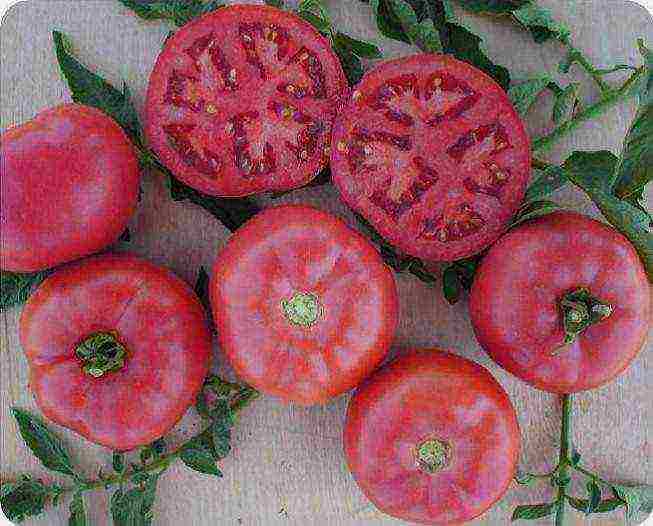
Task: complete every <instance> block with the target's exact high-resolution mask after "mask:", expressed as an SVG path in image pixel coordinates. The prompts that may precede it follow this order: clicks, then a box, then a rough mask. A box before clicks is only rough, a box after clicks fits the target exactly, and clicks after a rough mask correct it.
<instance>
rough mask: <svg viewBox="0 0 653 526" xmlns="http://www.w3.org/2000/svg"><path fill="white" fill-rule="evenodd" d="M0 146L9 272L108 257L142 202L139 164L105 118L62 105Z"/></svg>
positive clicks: (0, 223) (0, 221)
mask: <svg viewBox="0 0 653 526" xmlns="http://www.w3.org/2000/svg"><path fill="white" fill-rule="evenodd" d="M0 141H1V146H0V187H1V190H0V192H1V194H2V207H0V230H2V236H1V249H0V257H1V261H0V264H1V266H2V268H3V269H5V270H11V271H16V272H31V271H37V270H44V269H46V268H50V267H54V266H56V265H59V264H61V263H65V262H67V261H72V260H74V259H78V258H81V257H83V256H87V255H88V254H92V253H94V252H98V251H100V250H102V249H103V248H105V247H106V246H108V245H110V244H111V243H113V242H114V241H116V240H117V239H118V237H119V236H120V234H122V232H123V231H124V230H125V227H126V226H127V222H128V221H129V218H130V217H131V216H132V214H133V213H134V210H135V209H136V204H137V202H138V182H139V168H138V159H137V158H136V154H135V152H134V148H133V146H132V144H131V142H130V141H129V139H128V138H127V136H126V135H125V133H124V132H123V131H122V129H121V128H120V126H118V124H117V123H116V122H114V121H113V120H112V119H111V118H109V117H108V116H107V115H105V114H104V113H102V112H101V111H99V110H97V109H95V108H90V107H88V106H81V105H79V104H64V105H61V106H57V107H55V108H50V109H48V110H45V111H43V112H41V113H39V114H38V115H37V116H36V117H35V118H34V119H33V120H31V121H29V122H26V123H25V124H23V125H21V126H16V127H15V128H10V129H8V130H7V131H5V132H4V133H3V134H2V137H1V139H0Z"/></svg>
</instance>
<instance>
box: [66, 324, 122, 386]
mask: <svg viewBox="0 0 653 526" xmlns="http://www.w3.org/2000/svg"><path fill="white" fill-rule="evenodd" d="M75 355H76V356H77V358H79V360H80V361H81V362H82V364H83V365H82V369H83V371H84V372H85V373H86V374H88V375H89V376H92V377H93V378H100V377H102V376H104V375H105V374H107V373H110V372H115V371H119V370H120V369H122V368H123V366H124V365H125V359H126V357H127V349H125V346H124V345H123V344H122V343H120V342H119V341H118V335H117V333H115V332H95V333H93V334H91V335H90V336H87V337H86V338H85V339H83V340H82V341H81V342H80V343H79V344H78V345H77V347H75Z"/></svg>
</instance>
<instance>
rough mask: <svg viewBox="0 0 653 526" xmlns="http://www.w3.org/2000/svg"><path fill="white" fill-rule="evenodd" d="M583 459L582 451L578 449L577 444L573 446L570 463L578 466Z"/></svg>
mask: <svg viewBox="0 0 653 526" xmlns="http://www.w3.org/2000/svg"><path fill="white" fill-rule="evenodd" d="M580 459H581V454H580V451H578V450H577V449H576V446H573V445H572V446H571V457H570V458H569V463H570V464H571V465H572V466H577V465H578V463H579V462H580Z"/></svg>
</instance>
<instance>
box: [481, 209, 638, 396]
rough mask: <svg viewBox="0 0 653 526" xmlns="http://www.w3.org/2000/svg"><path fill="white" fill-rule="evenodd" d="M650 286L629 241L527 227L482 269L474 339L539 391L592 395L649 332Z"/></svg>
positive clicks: (583, 226) (549, 219)
mask: <svg viewBox="0 0 653 526" xmlns="http://www.w3.org/2000/svg"><path fill="white" fill-rule="evenodd" d="M650 293H651V291H650V286H649V283H648V280H647V278H646V272H645V271H644V266H643V265H642V263H641V261H640V259H639V257H638V256H637V253H636V252H635V249H634V248H633V246H632V245H631V244H630V243H629V242H628V240H627V239H626V238H625V237H624V236H622V235H621V234H619V233H618V232H617V231H616V230H613V229H612V228H610V227H609V226H607V225H604V224H603V223H600V222H599V221H595V220H593V219H590V218H589V217H585V216H582V215H580V214H576V213H572V212H556V213H554V214H551V215H548V216H545V217H542V218H539V219H535V220H533V221H530V222H528V223H527V224H525V225H524V226H520V227H518V228H516V229H514V230H512V231H511V232H509V233H508V234H506V235H505V236H504V237H502V238H501V239H500V240H499V241H498V242H497V243H496V244H495V245H494V246H492V248H491V249H490V250H489V252H488V254H487V255H486V256H485V258H484V259H483V261H482V263H481V266H480V268H479V269H478V271H477V273H476V277H475V279H474V284H473V286H472V291H471V298H470V305H469V308H470V313H471V318H472V324H473V326H474V332H475V333H476V338H477V339H478V341H479V343H480V344H481V346H482V347H483V348H484V349H485V350H486V351H487V352H488V354H489V355H490V356H491V357H492V359H493V360H495V361H496V362H497V363H498V364H499V365H501V366H502V367H504V368H505V369H507V370H508V371H509V372H511V373H512V374H514V375H515V376H517V377H518V378H521V379H522V380H524V381H526V382H528V383H530V384H532V385H534V386H535V387H537V388H539V389H543V390H545V391H551V392H554V393H572V392H577V391H584V390H587V389H593V388H595V387H599V386H601V385H603V384H605V383H607V382H609V381H610V380H612V379H613V378H615V377H616V376H617V375H619V374H620V373H621V372H622V371H624V369H626V367H628V365H629V364H630V363H631V362H632V361H633V359H634V358H635V356H636V355H637V353H638V352H639V351H640V349H641V348H642V346H643V345H644V342H645V340H646V335H647V332H648V328H649V323H650V316H651V314H650V299H651V298H650Z"/></svg>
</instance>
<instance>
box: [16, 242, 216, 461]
mask: <svg viewBox="0 0 653 526" xmlns="http://www.w3.org/2000/svg"><path fill="white" fill-rule="evenodd" d="M20 341H21V344H22V346H23V349H24V351H25V356H26V357H27V361H28V364H29V377H30V387H31V389H32V391H33V393H34V396H35V397H36V401H37V403H38V405H39V407H40V408H41V410H42V411H43V414H45V416H47V417H48V418H49V419H51V420H53V421H54V422H56V423H58V424H60V425H62V426H65V427H68V428H70V429H72V430H74V431H76V432H77V433H79V434H81V435H82V436H84V437H86V438H87V439H89V440H91V441H93V442H97V443H98V444H102V445H104V446H107V447H109V448H111V449H114V450H121V451H122V450H129V449H132V448H135V447H137V446H141V445H145V444H149V443H151V442H152V441H154V440H155V439H157V438H159V437H161V436H162V435H164V434H165V433H166V432H167V431H168V430H169V429H170V428H171V427H172V426H174V425H175V423H176V422H177V421H178V420H179V419H180V418H181V417H182V415H183V414H184V413H185V411H186V409H187V408H188V406H189V405H190V404H192V403H193V401H194V400H195V398H196V396H197V394H198V392H199V390H200V389H201V387H202V384H203V381H204V378H205V376H206V373H207V371H208V366H209V359H210V354H211V334H210V331H209V328H208V324H207V320H206V315H205V312H204V310H203V308H202V306H201V304H200V302H199V300H198V298H197V297H196V296H195V294H194V293H193V291H192V290H191V289H190V287H189V286H188V285H186V283H184V282H183V281H182V280H181V279H179V278H178V277H176V276H175V275H174V274H172V272H170V271H168V270H166V269H164V268H161V267H157V266H155V265H152V264H151V263H148V262H147V261H144V260H142V259H140V258H137V257H134V256H129V255H117V254H112V255H102V256H95V257H93V258H90V259H86V260H84V261H80V262H76V263H73V264H70V265H68V266H66V267H63V268H62V269H61V270H58V271H56V272H55V273H54V274H52V275H51V276H50V277H48V278H47V279H46V280H45V281H44V282H43V283H42V284H41V286H40V287H39V288H38V289H37V290H36V292H35V293H34V294H33V295H32V296H31V297H30V299H29V300H28V302H27V304H26V306H25V310H24V311H23V314H22V316H21V319H20Z"/></svg>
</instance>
